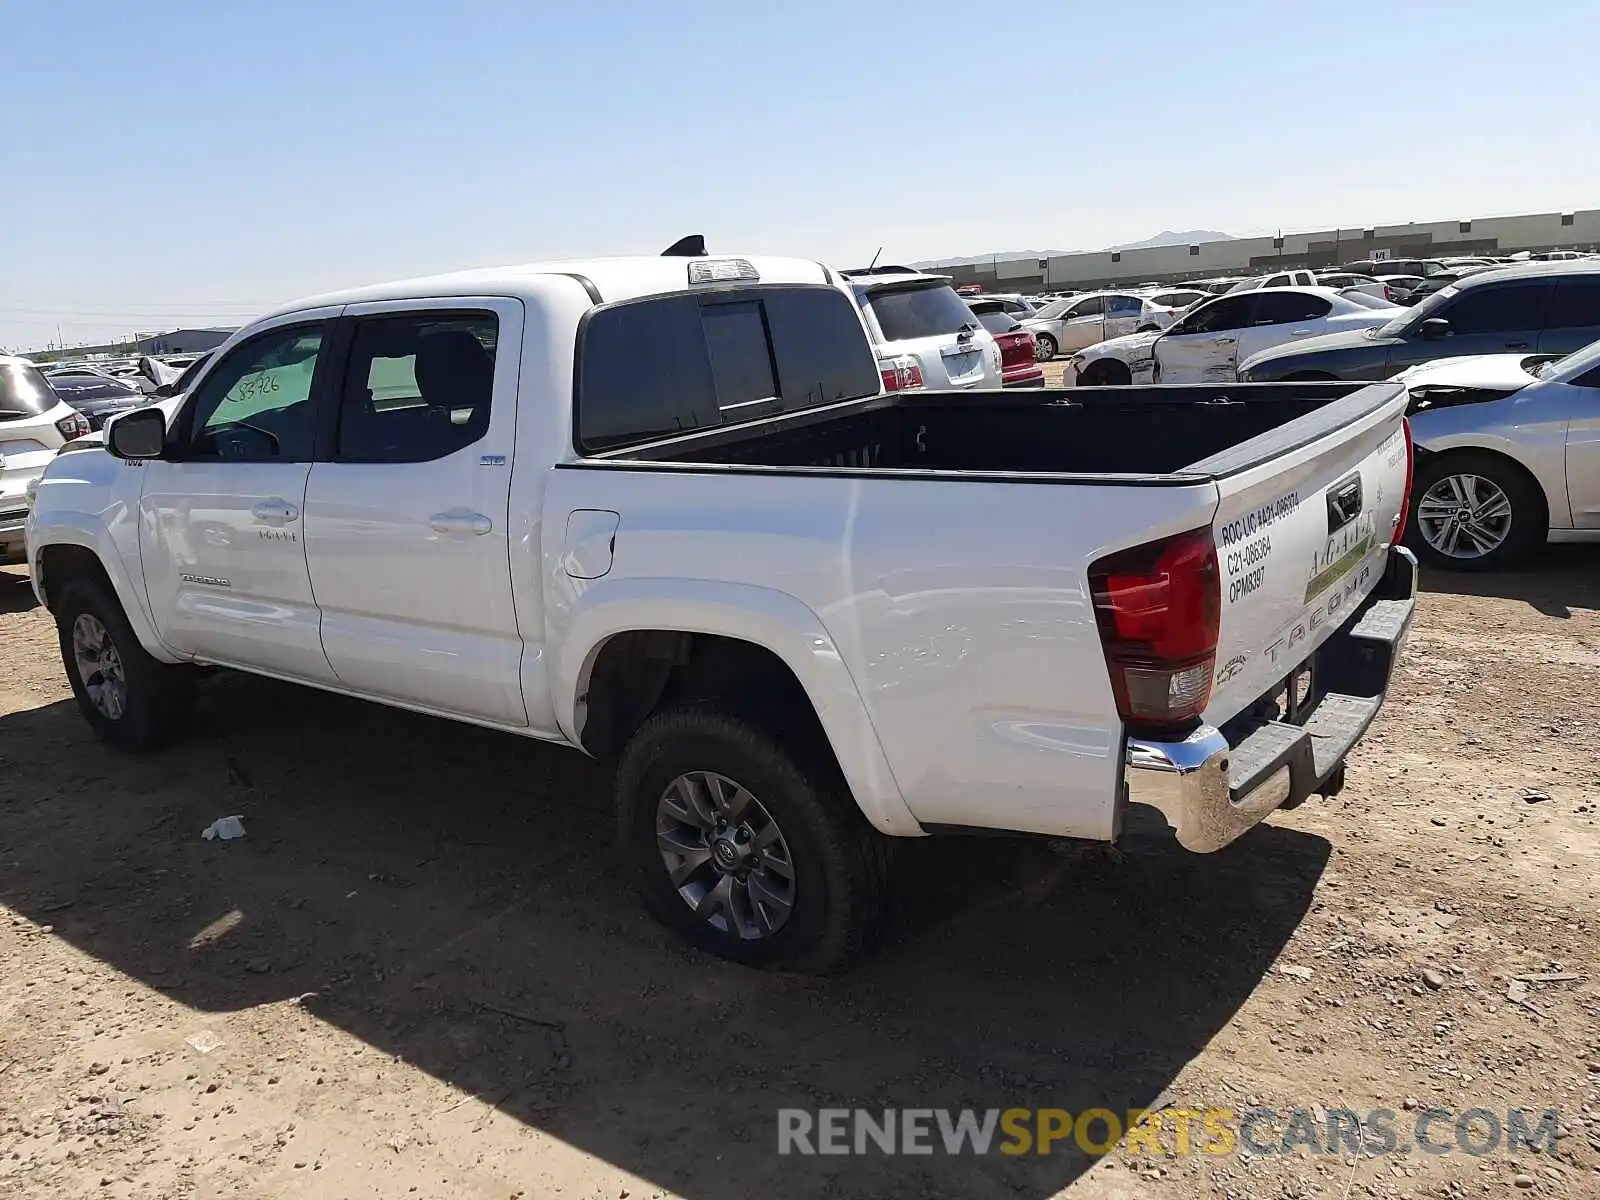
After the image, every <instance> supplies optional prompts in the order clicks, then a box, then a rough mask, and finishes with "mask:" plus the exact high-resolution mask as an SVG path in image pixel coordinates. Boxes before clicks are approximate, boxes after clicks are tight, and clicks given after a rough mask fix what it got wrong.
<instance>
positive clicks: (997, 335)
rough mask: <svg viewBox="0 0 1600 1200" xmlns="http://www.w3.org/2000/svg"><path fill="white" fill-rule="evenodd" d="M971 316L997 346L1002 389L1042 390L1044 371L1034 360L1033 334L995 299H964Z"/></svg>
mask: <svg viewBox="0 0 1600 1200" xmlns="http://www.w3.org/2000/svg"><path fill="white" fill-rule="evenodd" d="M967 307H968V308H970V309H971V310H972V315H973V316H975V317H977V318H978V320H979V321H981V322H982V323H983V327H984V328H985V329H987V330H988V331H989V332H990V333H991V334H992V335H993V336H994V341H995V345H997V346H999V347H1000V376H1001V379H1002V381H1003V382H1004V383H1005V386H1006V387H1008V388H1009V387H1043V386H1044V368H1043V367H1042V366H1040V365H1039V363H1038V361H1037V359H1035V357H1034V342H1033V334H1032V333H1030V332H1029V331H1028V330H1026V329H1024V328H1023V327H1022V326H1021V325H1019V324H1017V319H1016V318H1015V317H1013V316H1012V315H1011V314H1010V313H1008V312H1007V311H1006V310H1005V307H1004V306H1003V305H1002V304H1001V303H1000V302H999V301H998V300H968V301H967Z"/></svg>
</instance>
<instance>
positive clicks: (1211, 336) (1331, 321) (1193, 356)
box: [1067, 287, 1399, 387]
mask: <svg viewBox="0 0 1600 1200" xmlns="http://www.w3.org/2000/svg"><path fill="white" fill-rule="evenodd" d="M1398 312H1399V309H1398V308H1397V307H1396V306H1395V305H1393V304H1387V303H1385V302H1384V301H1381V300H1377V299H1374V298H1372V297H1369V296H1347V295H1343V294H1341V293H1340V292H1338V291H1336V290H1334V289H1333V288H1325V287H1277V288H1259V289H1257V290H1254V291H1247V292H1231V293H1229V294H1228V295H1226V296H1218V297H1217V298H1216V299H1215V300H1209V301H1207V302H1205V303H1204V304H1200V305H1198V306H1196V307H1195V308H1192V309H1190V310H1189V311H1188V312H1187V313H1185V314H1184V315H1183V317H1182V318H1181V319H1179V320H1178V321H1177V322H1176V323H1175V324H1173V325H1171V326H1170V327H1168V328H1167V329H1165V330H1162V331H1159V332H1155V333H1137V334H1134V335H1132V336H1131V337H1119V338H1112V339H1111V340H1110V341H1105V342H1101V343H1100V344H1099V345H1097V346H1090V347H1088V348H1086V349H1084V350H1081V351H1079V352H1078V353H1076V354H1074V355H1073V356H1072V360H1071V362H1070V363H1069V364H1068V366H1069V367H1070V368H1071V369H1070V371H1069V372H1068V373H1067V380H1068V382H1075V383H1078V384H1082V385H1084V386H1090V387H1093V386H1100V385H1105V384H1117V383H1231V382H1232V381H1233V380H1235V379H1236V378H1237V377H1238V376H1237V374H1236V371H1237V368H1238V365H1239V363H1241V362H1243V361H1244V360H1245V359H1246V358H1248V357H1250V355H1252V354H1256V353H1258V352H1260V351H1262V350H1267V349H1270V348H1272V347H1274V346H1282V345H1284V344H1285V343H1288V342H1295V341H1299V340H1301V339H1302V338H1310V337H1316V336H1318V335H1319V334H1325V333H1344V332H1348V331H1351V330H1360V329H1376V328H1377V327H1378V326H1380V325H1383V324H1386V323H1387V322H1388V321H1390V320H1391V319H1392V318H1393V317H1394V316H1395V315H1396V313H1398Z"/></svg>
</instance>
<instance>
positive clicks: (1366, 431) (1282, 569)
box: [1205, 389, 1406, 725]
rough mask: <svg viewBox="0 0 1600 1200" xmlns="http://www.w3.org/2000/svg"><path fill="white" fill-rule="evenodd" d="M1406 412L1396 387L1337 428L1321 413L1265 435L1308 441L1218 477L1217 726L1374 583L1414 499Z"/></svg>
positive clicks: (1277, 679) (1294, 661)
mask: <svg viewBox="0 0 1600 1200" xmlns="http://www.w3.org/2000/svg"><path fill="white" fill-rule="evenodd" d="M1358 394H1359V393H1358ZM1405 408H1406V401H1405V393H1404V391H1403V390H1401V389H1395V390H1394V392H1393V393H1392V394H1391V395H1390V396H1389V397H1388V398H1387V399H1386V400H1385V401H1384V402H1382V403H1378V404H1376V405H1375V406H1372V407H1370V408H1369V410H1368V411H1366V412H1364V413H1362V415H1360V416H1359V417H1357V418H1355V419H1354V420H1351V421H1350V422H1349V423H1348V424H1342V425H1337V426H1335V427H1334V428H1332V429H1329V428H1327V426H1328V421H1327V420H1326V419H1325V418H1324V414H1322V413H1312V414H1310V415H1308V416H1306V417H1302V418H1301V419H1300V420H1298V421H1295V422H1291V423H1289V424H1288V425H1285V426H1283V427H1281V428H1280V429H1279V430H1276V431H1274V432H1273V433H1272V434H1268V435H1264V438H1266V439H1277V440H1283V441H1286V442H1288V443H1291V444H1292V443H1293V442H1294V440H1295V438H1296V435H1297V432H1298V431H1297V429H1296V427H1297V426H1299V427H1301V428H1303V429H1305V430H1308V431H1310V433H1311V434H1312V435H1313V436H1311V437H1310V440H1307V441H1304V442H1303V443H1302V444H1298V445H1294V446H1293V448H1292V449H1287V450H1286V451H1285V452H1284V453H1282V454H1278V455H1274V456H1268V457H1267V458H1266V459H1265V461H1262V462H1260V463H1259V465H1255V466H1250V467H1247V468H1246V469H1244V470H1241V471H1239V472H1238V473H1237V474H1232V475H1223V476H1222V477H1220V478H1219V479H1218V480H1217V489H1218V493H1219V503H1218V507H1217V515H1216V519H1215V522H1214V524H1213V533H1214V536H1215V538H1216V544H1217V561H1218V564H1219V566H1220V567H1221V568H1222V628H1221V636H1220V638H1219V640H1218V644H1217V659H1216V676H1215V684H1214V686H1213V689H1212V693H1211V703H1210V705H1209V706H1208V707H1207V709H1206V712H1205V719H1206V720H1207V721H1208V722H1210V723H1212V724H1214V725H1220V724H1221V723H1223V722H1224V721H1226V720H1228V719H1229V718H1230V717H1233V716H1235V715H1236V714H1238V713H1239V712H1240V711H1242V710H1243V709H1245V708H1247V707H1248V706H1249V705H1251V704H1252V703H1254V702H1255V701H1256V700H1257V699H1259V698H1260V697H1262V696H1263V695H1265V694H1266V693H1268V692H1270V691H1272V690H1274V689H1275V688H1277V687H1278V686H1279V685H1280V684H1282V683H1283V682H1284V680H1285V678H1286V677H1287V676H1288V675H1289V673H1290V672H1291V670H1292V669H1293V668H1295V667H1297V666H1299V665H1300V664H1302V663H1304V662H1305V661H1306V659H1307V658H1309V657H1310V655H1311V653H1312V651H1314V650H1315V649H1316V648H1317V647H1318V646H1320V645H1321V644H1322V643H1323V642H1325V641H1326V640H1327V639H1328V638H1329V637H1330V636H1332V634H1333V633H1334V631H1335V630H1337V629H1338V628H1339V626H1340V624H1341V623H1342V622H1343V621H1344V619H1345V618H1346V617H1347V616H1348V615H1349V613H1350V612H1351V611H1352V610H1353V609H1354V608H1355V607H1356V606H1357V605H1359V604H1360V603H1361V601H1362V600H1363V599H1364V598H1365V597H1366V596H1367V594H1368V593H1369V592H1371V591H1372V590H1373V589H1374V588H1375V587H1377V585H1378V581H1379V579H1380V578H1381V577H1382V575H1383V571H1384V565H1385V563H1386V562H1387V556H1388V550H1389V546H1390V544H1391V541H1392V538H1393V534H1394V528H1395V523H1396V521H1397V520H1398V518H1399V515H1400V511H1401V506H1402V505H1403V504H1404V502H1405V488H1406V440H1405V431H1404V414H1405ZM1319 429H1320V430H1321V434H1320V436H1314V435H1315V434H1316V432H1317V431H1318V430H1319ZM1241 449H1243V448H1242V447H1241Z"/></svg>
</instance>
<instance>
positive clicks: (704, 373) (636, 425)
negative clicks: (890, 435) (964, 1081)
mask: <svg viewBox="0 0 1600 1200" xmlns="http://www.w3.org/2000/svg"><path fill="white" fill-rule="evenodd" d="M945 290H946V291H949V289H948V288H946V289H945ZM950 295H951V297H952V298H954V296H955V293H954V292H951V293H950ZM956 303H957V304H958V305H959V306H960V309H961V312H962V313H963V314H964V316H965V319H966V320H967V321H969V322H971V321H974V318H973V316H972V314H971V312H969V311H968V309H967V306H966V305H965V304H964V303H962V302H961V301H960V300H957V301H956ZM881 386H882V381H881V379H880V377H879V374H878V366H877V361H876V358H875V356H874V355H873V352H872V347H871V345H870V344H869V343H868V341H867V338H866V333H865V331H864V330H863V329H862V327H861V318H860V317H859V315H858V314H857V312H856V310H855V307H854V306H853V305H852V304H851V302H850V299H849V297H847V296H846V295H845V294H844V293H843V292H841V291H839V290H838V289H837V288H831V287H774V288H745V289H739V290H737V291H732V292H718V293H712V294H707V295H705V296H699V295H677V296H663V297H658V298H655V299H649V300H640V301H632V302H626V303H622V304H616V305H612V306H610V307H607V308H601V309H598V310H596V311H595V312H594V314H593V315H592V316H590V317H589V319H588V320H587V322H586V324H585V326H584V330H583V335H582V342H581V344H580V346H579V372H578V429H577V445H578V449H579V450H580V451H582V452H587V453H597V452H600V451H604V450H611V449H616V448H618V447H621V446H627V445H632V444H637V443H640V442H647V441H651V440H654V439H656V438H663V437H671V436H673V435H675V434H679V433H689V432H692V431H694V430H699V429H711V428H715V427H717V426H720V425H725V424H734V423H737V422H740V421H748V420H753V419H756V418H758V417H763V416H768V415H771V414H774V413H778V412H792V411H795V410H797V409H803V408H811V407H815V406H817V405H820V404H832V403H835V402H836V401H840V400H853V399H858V398H860V397H862V396H871V395H876V394H877V393H878V391H879V390H880V388H881Z"/></svg>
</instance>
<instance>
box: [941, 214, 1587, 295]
mask: <svg viewBox="0 0 1600 1200" xmlns="http://www.w3.org/2000/svg"><path fill="white" fill-rule="evenodd" d="M1524 250H1527V251H1533V252H1537V251H1543V250H1600V209H1582V210H1579V211H1576V212H1568V213H1559V212H1558V213H1534V214H1532V215H1529V216H1521V217H1486V218H1483V219H1480V220H1471V221H1433V222H1429V223H1426V224H1410V225H1377V226H1374V227H1372V228H1369V229H1328V230H1323V231H1321V232H1319V233H1293V234H1285V235H1283V236H1280V237H1251V238H1230V239H1227V240H1224V241H1213V242H1199V243H1196V244H1194V245H1190V246H1152V247H1148V248H1145V249H1139V250H1098V251H1091V252H1088V253H1082V254H1056V255H1051V256H1050V257H1049V258H1012V259H1004V258H1001V259H993V260H990V261H986V262H980V263H976V264H971V265H962V266H956V265H950V266H945V265H941V264H938V263H933V264H930V265H929V266H928V268H927V269H929V270H934V271H937V272H939V273H940V274H942V275H949V276H951V277H953V278H954V280H955V281H956V282H957V283H958V284H968V283H976V284H981V285H982V286H983V287H985V288H986V289H988V290H990V291H996V292H1036V291H1045V292H1048V291H1056V290H1059V289H1066V288H1091V287H1118V286H1121V287H1128V286H1132V285H1134V284H1139V283H1145V282H1149V283H1174V282H1178V281H1180V280H1184V279H1203V278H1207V277H1210V276H1215V275H1249V274H1256V273H1259V272H1262V271H1267V270H1276V269H1279V268H1283V267H1335V266H1340V265H1342V264H1344V263H1348V262H1355V261H1357V260H1358V259H1367V258H1440V257H1444V256H1446V255H1452V254H1462V255H1467V254H1492V255H1505V254H1515V253H1518V252H1520V251H1524Z"/></svg>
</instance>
